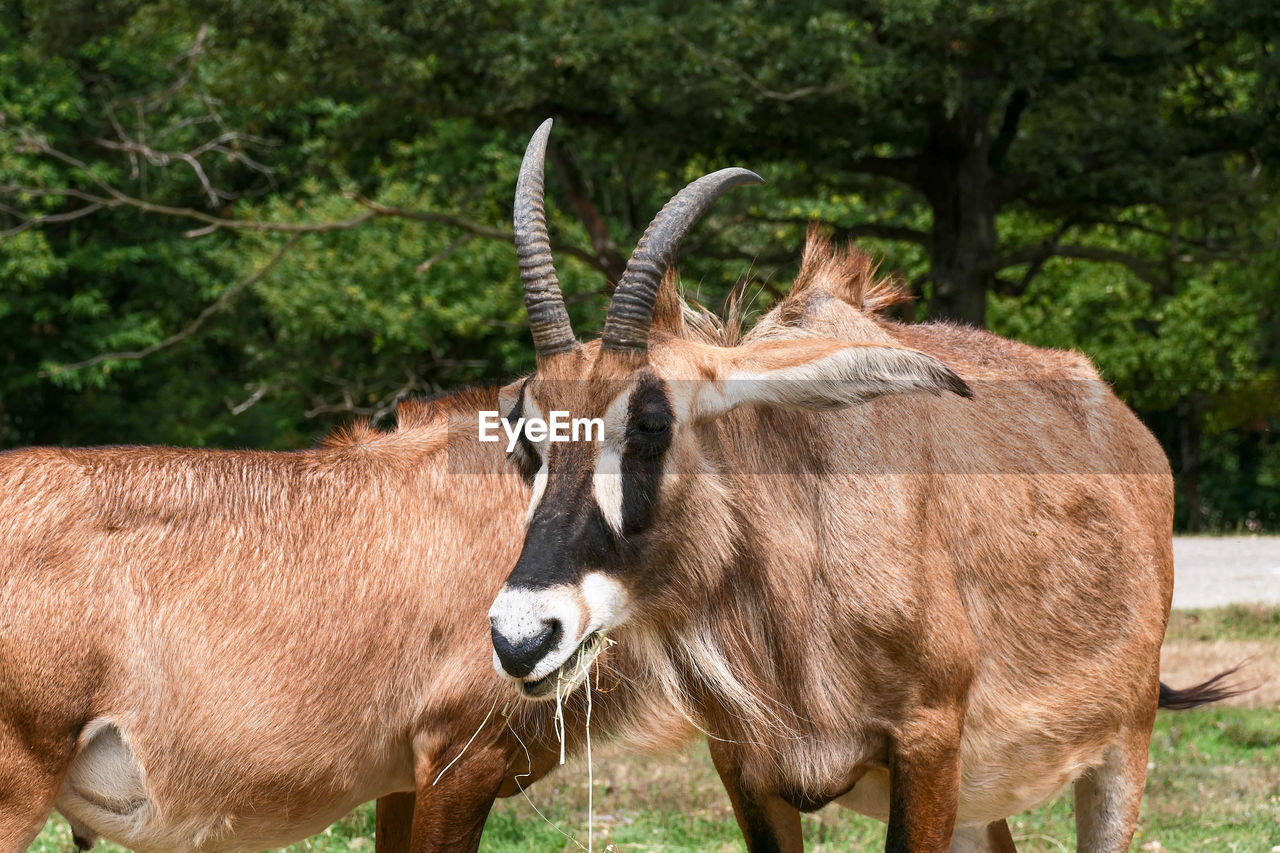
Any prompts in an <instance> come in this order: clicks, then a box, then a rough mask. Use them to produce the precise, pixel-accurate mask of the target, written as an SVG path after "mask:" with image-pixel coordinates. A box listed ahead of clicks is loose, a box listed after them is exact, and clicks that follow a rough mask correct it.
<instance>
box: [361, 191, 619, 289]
mask: <svg viewBox="0 0 1280 853" xmlns="http://www.w3.org/2000/svg"><path fill="white" fill-rule="evenodd" d="M351 198H352V200H354V201H355V202H356V203H357V204H360V205H363V206H364V207H367V208H369V210H370V211H371V215H379V216H398V217H400V218H402V219H411V220H413V221H415V222H430V223H432V224H434V225H449V226H452V227H454V228H461V229H463V230H464V231H470V232H471V233H472V234H475V235H476V236H477V237H488V238H490V239H493V240H502V241H504V242H507V243H514V242H515V235H514V234H513V233H512V232H510V231H506V230H504V229H502V228H493V227H490V226H488V225H481V224H480V223H479V222H472V221H471V220H469V219H465V218H463V217H461V216H455V215H454V214H452V213H434V212H431V211H425V210H406V209H405V208H402V207H389V206H387V205H385V204H379V203H378V202H376V201H373V200H371V199H367V198H365V197H363V196H359V195H353V196H351ZM551 250H552V251H554V252H559V253H560V254H563V255H570V256H572V257H575V258H577V259H578V260H580V261H582V262H583V263H584V264H587V265H588V266H590V267H591V268H592V269H595V270H599V271H600V272H602V273H604V274H605V275H608V274H609V271H608V270H607V269H605V267H604V265H603V263H602V262H601V261H600V259H599V258H598V257H596V256H595V255H593V254H591V253H590V252H588V251H585V250H584V249H581V248H579V247H578V246H573V245H570V244H568V243H560V242H557V241H555V240H552V241H551Z"/></svg>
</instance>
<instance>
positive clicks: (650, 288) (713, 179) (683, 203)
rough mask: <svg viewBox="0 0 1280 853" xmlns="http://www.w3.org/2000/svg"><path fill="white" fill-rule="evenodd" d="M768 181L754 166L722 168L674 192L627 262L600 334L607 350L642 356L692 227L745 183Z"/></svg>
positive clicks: (601, 341) (602, 344) (646, 348)
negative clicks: (662, 288) (665, 280)
mask: <svg viewBox="0 0 1280 853" xmlns="http://www.w3.org/2000/svg"><path fill="white" fill-rule="evenodd" d="M763 183H764V178H762V177H760V176H759V175H757V174H756V173H755V172H752V171H750V170H747V169H737V168H734V169H721V170H720V171H718V172H712V173H711V174H710V175H703V176H702V177H701V178H698V179H697V180H696V181H694V182H693V183H691V184H689V185H688V186H687V187H685V188H684V189H682V190H680V192H678V193H676V194H675V195H674V196H672V198H671V200H670V201H668V202H667V203H666V206H664V207H663V208H662V210H660V211H658V215H657V216H655V217H654V218H653V222H651V223H649V227H648V228H646V229H645V232H644V236H643V237H641V238H640V242H639V243H637V244H636V250H635V251H634V252H632V253H631V260H629V261H627V268H626V270H625V271H624V272H623V273H622V280H621V281H620V282H618V288H617V290H615V291H614V293H613V301H612V302H610V303H609V314H608V316H606V317H605V321H604V331H603V332H602V333H601V336H600V346H601V348H602V349H606V350H613V351H615V352H626V353H640V354H642V353H645V352H647V351H648V349H649V327H650V326H651V325H653V304H654V302H655V300H657V298H658V287H659V285H661V284H662V277H663V276H664V275H665V274H666V272H667V269H668V268H669V267H670V266H671V265H672V263H674V262H675V258H676V253H677V252H678V251H680V244H681V243H682V242H684V237H685V235H686V234H688V233H689V229H690V228H692V227H693V226H694V223H696V222H697V221H698V220H699V219H701V218H702V215H703V214H704V213H706V212H707V210H708V209H710V207H711V205H713V204H715V202H716V199H718V198H720V196H722V195H724V193H725V192H727V191H728V190H730V189H733V188H734V187H736V186H739V185H740V184H763Z"/></svg>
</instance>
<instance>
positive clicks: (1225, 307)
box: [0, 0, 1280, 527]
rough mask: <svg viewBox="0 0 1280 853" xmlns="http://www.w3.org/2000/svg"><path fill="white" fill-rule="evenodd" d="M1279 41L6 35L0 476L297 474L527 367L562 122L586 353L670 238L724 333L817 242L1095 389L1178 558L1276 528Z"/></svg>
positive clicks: (365, 3) (631, 23)
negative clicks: (227, 464) (662, 227)
mask: <svg viewBox="0 0 1280 853" xmlns="http://www.w3.org/2000/svg"><path fill="white" fill-rule="evenodd" d="M1277 33H1280V10H1276V9H1273V8H1271V6H1270V5H1269V4H1260V3H1256V2H1252V0H1196V2H1190V1H1189V0H1166V2H1139V1H1138V0H1125V2H1117V3H1089V4H1084V5H1081V4H1078V3H1066V2H1060V0H1003V2H1000V3H995V4H992V3H969V2H946V3H944V2H937V0H894V2H887V0H886V2H859V3H853V4H847V5H845V6H839V7H832V6H831V4H827V3H816V2H797V3H788V4H765V3H759V2H758V0H731V2H728V3H715V4H712V3H688V2H685V3H674V2H665V0H653V2H639V0H627V2H622V3H617V4H610V5H608V6H607V7H606V6H602V5H600V4H595V3H589V2H586V0H556V2H550V3H542V4H525V3H518V2H513V0H475V1H474V2H466V3H463V2H456V0H429V2H415V3H408V2H393V0H341V2H338V0H322V2H309V3H301V2H298V0H256V1H255V2H247V1H246V0H220V2H216V3H215V2H211V0H188V1H187V2H183V3H181V4H179V3H175V2H173V1H172V0H107V2H90V1H89V0H44V2H40V3H34V2H30V0H23V2H16V3H9V4H5V5H4V6H0V235H2V236H0V442H3V443H4V444H9V445H13V444H21V443H32V442H40V443H84V442H114V441H164V442H177V443H183V444H212V445H256V446H272V447H290V446H297V445H299V444H305V443H307V442H309V441H310V440H311V439H312V438H313V436H314V435H315V434H317V433H319V432H322V431H324V430H326V429H328V428H329V426H330V425H331V424H332V422H333V421H335V420H341V419H344V418H349V417H351V416H353V415H367V416H373V417H375V418H382V417H385V416H387V415H388V414H390V413H391V412H392V411H393V409H394V404H395V402H396V400H397V399H400V398H401V397H403V396H405V395H408V394H424V393H432V392H434V391H438V390H442V389H445V388H450V387H454V386H457V385H459V384H463V383H469V382H477V381H482V380H486V379H497V378H503V377H508V376H510V375H512V374H513V373H515V372H516V371H518V370H521V369H525V368H527V367H528V366H530V364H531V358H530V353H529V346H528V339H527V335H526V334H525V333H524V329H523V312H522V308H521V302H520V296H519V289H518V285H517V280H516V275H515V264H514V256H513V252H512V250H511V248H510V245H509V242H508V239H507V234H508V231H509V227H510V226H509V224H508V219H509V214H510V195H511V190H512V187H513V186H514V181H515V173H516V170H517V168H518V162H519V153H520V151H521V148H522V145H523V142H524V140H525V139H526V138H527V134H528V133H529V132H530V130H531V129H532V128H533V127H534V126H536V124H537V122H538V121H540V120H541V119H542V118H544V117H546V116H547V115H552V116H554V117H556V118H557V120H558V123H557V128H556V133H555V135H554V137H553V139H554V142H553V148H552V151H551V157H550V160H551V168H550V193H551V200H552V209H551V218H552V222H551V225H552V234H553V238H554V239H555V240H556V241H557V243H558V246H557V257H558V259H559V267H560V270H561V277H562V279H563V283H564V286H565V289H566V292H567V293H568V294H569V299H570V310H571V313H572V314H573V315H574V320H575V324H576V327H577V328H578V329H579V331H580V333H581V334H587V333H589V332H590V331H591V330H592V329H594V328H597V327H598V324H599V322H600V317H601V312H600V309H601V306H602V305H603V301H602V300H603V298H604V297H605V295H606V294H607V292H608V290H609V288H610V286H611V283H612V282H613V281H616V278H617V276H618V273H619V271H620V269H621V266H622V264H623V263H624V262H625V258H626V255H627V252H628V251H629V248H630V246H631V245H632V244H633V242H634V240H635V239H636V238H637V237H638V235H639V233H640V231H641V230H642V229H643V227H644V225H645V224H646V223H647V222H648V219H649V217H650V216H651V214H652V213H653V212H654V211H655V210H656V209H657V208H658V207H660V206H661V204H662V203H663V201H665V199H666V197H667V196H668V195H669V194H670V193H671V192H672V191H674V190H675V189H676V188H678V187H679V186H680V185H682V184H683V183H684V182H685V181H687V180H689V179H691V178H693V177H696V176H697V175H698V174H701V173H703V172H705V171H708V170H710V169H713V168H718V167H720V166H724V165H731V164H734V165H746V166H749V167H751V168H753V169H755V170H757V171H759V172H761V173H762V174H764V175H765V176H766V177H767V178H768V179H769V184H768V185H767V186H766V187H764V188H752V189H751V190H749V191H741V192H739V193H736V194H732V195H731V196H729V197H728V198H726V199H725V200H724V202H723V203H722V204H721V205H720V206H718V207H717V209H716V211H715V212H714V213H713V215H712V216H711V217H710V218H709V221H708V222H707V223H706V224H704V225H703V226H701V227H700V228H699V230H698V231H696V232H695V233H694V234H693V235H692V237H691V239H690V241H689V243H688V244H687V246H686V249H685V252H684V255H683V261H682V263H683V267H684V273H685V279H686V281H687V282H688V283H689V287H690V290H691V292H694V293H695V294H697V295H698V296H699V297H700V298H701V299H702V300H703V301H705V302H709V303H711V304H713V305H714V304H716V303H718V302H719V301H720V300H721V299H723V298H724V297H725V295H726V294H727V293H728V291H729V290H730V288H732V287H733V286H734V285H735V283H739V282H745V285H746V287H747V289H748V290H749V291H750V292H751V293H752V294H753V296H752V299H753V302H752V304H753V305H754V306H756V307H758V308H763V307H765V306H766V305H767V304H768V303H769V301H770V300H771V299H772V298H774V297H776V295H777V294H778V293H779V292H780V291H781V290H783V289H785V286H786V284H785V282H786V281H787V279H788V278H789V277H790V275H791V274H792V273H793V271H794V268H795V263H796V261H797V259H798V252H799V248H800V244H801V240H802V235H803V230H804V228H805V226H806V225H807V223H808V222H810V221H812V220H818V221H820V222H822V223H825V227H826V228H827V229H828V230H829V231H832V232H834V233H835V234H836V235H838V236H840V237H845V238H849V239H854V240H856V241H858V242H859V244H860V245H863V246H864V247H866V248H868V249H869V250H871V251H873V252H875V253H877V254H879V255H881V256H882V257H883V258H884V266H885V268H886V269H888V270H891V271H894V272H897V273H899V274H901V275H902V276H903V277H904V279H905V280H906V281H907V282H908V283H909V284H910V285H911V287H912V288H913V289H914V290H915V291H916V293H917V294H918V295H919V297H920V301H919V309H918V313H919V314H920V315H921V316H924V315H926V314H927V315H932V316H941V317H950V318H956V319H961V320H965V321H968V322H974V323H979V324H983V323H985V324H988V325H990V326H992V327H993V328H995V329H996V330H997V331H999V332H1001V333H1003V334H1009V335H1012V336H1014V337H1018V338H1021V339H1024V340H1028V341H1030V342H1033V343H1036V344H1041V345H1048V346H1059V347H1072V348H1077V349H1080V350H1082V351H1084V352H1086V353H1087V354H1089V355H1090V356H1091V357H1092V358H1094V359H1095V361H1096V362H1097V363H1098V364H1099V366H1100V368H1101V370H1102V371H1103V373H1104V375H1105V376H1106V377H1107V379H1108V380H1109V381H1111V382H1113V383H1114V384H1115V386H1116V388H1117V390H1118V391H1119V392H1120V393H1121V394H1122V396H1124V398H1125V399H1126V400H1127V401H1128V402H1129V403H1130V404H1131V405H1133V406H1134V407H1135V408H1136V409H1137V410H1138V411H1139V413H1140V414H1141V415H1142V416H1143V417H1144V419H1146V421H1147V422H1148V423H1149V424H1150V425H1151V426H1152V428H1153V429H1154V430H1155V431H1156V433H1157V435H1158V436H1159V437H1160V438H1161V440H1162V441H1163V442H1164V443H1165V446H1166V449H1167V450H1168V451H1169V453H1170V456H1171V459H1172V461H1173V462H1174V466H1175V469H1176V470H1177V471H1178V472H1179V479H1180V499H1181V504H1180V516H1179V518H1180V523H1182V524H1185V525H1187V526H1190V527H1197V526H1199V525H1201V524H1203V523H1209V524H1212V525H1217V526H1237V525H1253V526H1258V525H1263V526H1276V525H1278V524H1280V498H1277V494H1280V489H1277V488H1276V487H1277V486H1278V485H1280V482H1278V481H1280V449H1278V448H1277V442H1276V441H1275V439H1274V431H1273V430H1274V425H1275V423H1276V420H1277V418H1280V411H1278V410H1277V404H1276V396H1277V395H1276V393H1275V391H1276V379H1277V376H1276V373H1277V363H1278V362H1280V358H1278V354H1280V331H1278V330H1277V327H1278V326H1280V324H1278V323H1277V322H1276V313H1275V311H1276V309H1275V304H1276V298H1275V297H1276V295H1277V290H1278V289H1280V288H1277V274H1276V273H1275V270H1276V268H1277V267H1276V264H1275V263H1274V261H1275V260H1277V249H1276V242H1277V228H1278V227H1280V207H1278V206H1277V203H1276V198H1275V188H1276V181H1275V178H1274V175H1273V174H1272V170H1273V169H1274V163H1275V159H1276V154H1277V151H1278V149H1280V130H1278V129H1277V125H1276V122H1275V121H1274V117H1275V116H1276V115H1278V114H1280V58H1278V57H1280V54H1278V53H1277V45H1276V39H1277Z"/></svg>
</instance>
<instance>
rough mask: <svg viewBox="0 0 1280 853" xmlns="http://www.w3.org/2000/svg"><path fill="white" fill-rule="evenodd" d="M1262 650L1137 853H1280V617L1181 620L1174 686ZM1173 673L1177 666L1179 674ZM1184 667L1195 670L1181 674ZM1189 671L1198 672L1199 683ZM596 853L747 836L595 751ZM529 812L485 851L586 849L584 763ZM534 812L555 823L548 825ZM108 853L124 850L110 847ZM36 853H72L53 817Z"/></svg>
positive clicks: (652, 763)
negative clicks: (1243, 692) (1276, 676)
mask: <svg viewBox="0 0 1280 853" xmlns="http://www.w3.org/2000/svg"><path fill="white" fill-rule="evenodd" d="M1242 649H1254V650H1260V651H1256V652H1255V653H1253V660H1252V661H1251V662H1250V664H1249V666H1248V668H1247V669H1246V671H1245V678H1246V680H1248V681H1249V682H1250V683H1254V684H1259V683H1260V682H1262V681H1263V680H1264V679H1265V680H1266V681H1267V682H1268V683H1266V684H1262V685H1261V688H1262V689H1259V690H1257V691H1255V692H1254V693H1253V694H1251V695H1249V696H1245V697H1241V698H1240V699H1238V700H1235V702H1234V703H1233V705H1234V707H1224V708H1216V709H1211V710H1198V711H1187V712H1181V713H1168V712H1161V714H1160V716H1159V718H1158V719H1157V721H1156V729H1155V733H1154V735H1153V737H1152V741H1151V757H1150V774H1149V779H1148V783H1147V794H1146V799H1145V800H1144V802H1143V808H1142V820H1141V824H1140V825H1139V829H1138V835H1137V837H1136V838H1135V841H1134V849H1135V850H1136V849H1141V850H1145V851H1156V853H1158V851H1161V850H1166V851H1179V853H1180V852H1181V851H1214V853H1218V851H1261V853H1268V851H1272V853H1280V701H1274V700H1273V699H1272V695H1273V692H1274V690H1273V688H1274V687H1275V685H1273V684H1272V683H1270V682H1271V681H1273V679H1271V678H1270V673H1271V672H1272V670H1271V669H1268V667H1276V668H1277V669H1276V671H1280V608H1246V607H1229V608H1221V609H1215V610H1202V611H1185V612H1178V613H1175V614H1174V616H1173V619H1172V620H1171V622H1170V626H1169V633H1168V638H1167V640H1166V655H1165V658H1164V660H1165V663H1164V668H1163V672H1164V677H1165V680H1166V681H1168V682H1170V683H1172V684H1175V685H1177V686H1185V685H1187V684H1189V683H1191V682H1192V681H1193V680H1196V679H1198V678H1200V677H1201V674H1200V673H1198V672H1194V671H1191V670H1194V669H1195V668H1196V667H1199V668H1200V669H1203V670H1205V671H1206V672H1217V671H1220V670H1221V669H1223V668H1225V667H1227V666H1231V665H1234V664H1236V663H1239V662H1240V658H1239V657H1237V656H1236V655H1238V654H1239V652H1240V651H1241V650H1242ZM1171 661H1172V664H1171ZM1184 664H1185V666H1184ZM1187 667H1190V669H1188V668H1187ZM594 778H595V787H594V792H595V796H594V799H595V820H594V847H595V849H596V850H604V849H605V848H606V846H607V845H614V846H615V847H616V849H617V850H618V851H690V853H692V852H693V851H699V853H702V851H708V853H716V851H737V850H741V849H742V841H741V836H740V835H739V834H738V830H737V827H736V825H735V824H734V822H733V815H732V812H730V810H729V806H728V802H727V798H726V797H725V795H724V793H723V791H722V790H721V788H720V785H719V782H718V781H717V780H716V776H715V771H714V770H713V769H712V767H711V761H710V759H709V758H708V757H707V754H706V748H705V747H704V746H699V747H696V748H694V749H692V750H690V751H689V752H687V753H685V754H682V755H677V756H665V757H661V758H653V757H635V756H626V755H621V754H618V753H616V752H613V751H609V750H607V749H600V750H597V755H596V760H595V767H594ZM529 797H530V799H529V800H526V799H524V798H521V797H515V798H512V799H510V800H506V801H503V802H500V803H498V804H497V805H496V806H495V808H494V811H493V814H492V815H491V817H490V818H489V822H488V825H487V826H486V828H485V834H484V841H483V843H482V845H481V849H482V850H484V851H490V853H516V851H519V853H525V851H561V850H564V851H572V850H577V849H578V846H577V843H575V841H574V840H571V839H576V841H577V842H578V843H581V844H582V845H584V846H585V845H586V843H587V770H586V767H585V766H584V765H583V764H581V763H576V764H570V765H569V766H567V767H565V768H563V769H562V770H561V772H559V773H557V774H556V775H555V776H553V777H551V778H550V779H548V780H546V781H544V782H543V783H541V784H540V785H538V786H536V787H534V788H533V789H532V790H531V791H530V792H529ZM535 807H536V809H537V810H539V811H541V813H542V815H545V818H544V817H541V816H539V814H538V812H537V811H535ZM804 822H805V839H806V849H807V850H810V851H837V850H840V851H845V850H878V849H883V845H884V827H883V826H882V825H880V824H878V823H876V822H875V821H872V820H868V819H866V818H862V817H859V816H858V815H855V814H853V813H851V812H848V811H845V810H843V809H839V808H828V809H825V810H823V811H821V812H819V813H818V814H816V815H809V816H806V817H805V819H804ZM1011 826H1012V829H1013V835H1014V838H1015V840H1017V842H1018V849H1019V850H1020V851H1023V853H1028V851H1054V852H1055V853H1056V851H1063V850H1074V849H1075V830H1074V827H1073V824H1072V819H1071V797H1070V794H1069V792H1068V793H1067V794H1064V795H1062V796H1059V797H1058V798H1057V799H1055V800H1054V801H1052V802H1051V803H1049V804H1047V805H1045V806H1043V807H1041V808H1039V809H1037V810H1035V811H1033V812H1029V813H1027V814H1024V815H1020V816H1018V817H1016V818H1014V819H1013V820H1012V821H1011ZM372 838H373V810H372V807H371V806H365V807H364V808H362V809H360V810H357V811H356V812H354V813H353V814H351V815H349V816H348V817H347V818H346V819H345V820H343V821H341V822H339V823H337V824H335V825H334V826H332V827H330V828H329V829H328V830H327V831H326V832H325V833H323V834H322V835H318V836H316V837H314V838H312V839H309V840H307V841H305V842H303V843H301V844H298V845H295V846H294V847H291V848H289V849H290V850H291V851H299V853H301V851H315V853H339V852H340V851H343V852H344V853H345V851H372V850H373V841H372ZM96 849H97V850H106V851H112V852H113V853H114V851H117V850H119V848H116V847H114V846H111V845H107V844H103V843H100V844H99V845H98V847H97V848H96ZM31 850H33V851H40V853H64V852H65V851H71V850H74V847H73V846H72V843H71V833H70V830H69V829H68V828H67V826H66V823H65V822H64V821H62V820H61V818H58V817H56V816H55V817H54V818H52V819H51V820H50V822H49V825H48V826H46V828H45V831H44V833H43V834H42V835H41V836H40V838H39V840H38V841H37V842H36V844H35V845H33V846H32V848H31Z"/></svg>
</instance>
